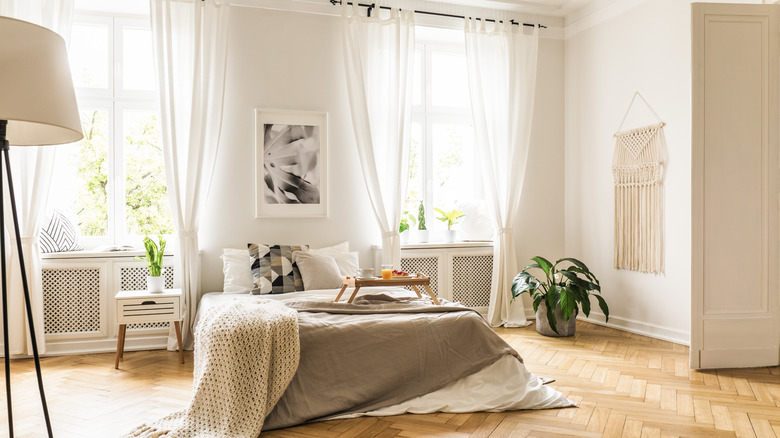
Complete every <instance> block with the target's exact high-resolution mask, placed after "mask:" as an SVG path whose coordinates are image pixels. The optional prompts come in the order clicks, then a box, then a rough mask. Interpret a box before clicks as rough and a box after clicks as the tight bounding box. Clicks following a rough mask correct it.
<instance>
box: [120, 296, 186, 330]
mask: <svg viewBox="0 0 780 438" xmlns="http://www.w3.org/2000/svg"><path fill="white" fill-rule="evenodd" d="M116 315H117V323H118V324H135V323H141V322H165V321H179V320H180V319H181V309H180V297H148V298H147V297H144V298H128V299H120V300H117V301H116Z"/></svg>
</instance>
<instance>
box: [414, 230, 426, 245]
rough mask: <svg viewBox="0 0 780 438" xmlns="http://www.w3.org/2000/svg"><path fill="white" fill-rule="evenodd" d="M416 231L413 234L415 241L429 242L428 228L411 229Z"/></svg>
mask: <svg viewBox="0 0 780 438" xmlns="http://www.w3.org/2000/svg"><path fill="white" fill-rule="evenodd" d="M411 231H414V232H413V233H412V235H411V237H412V241H413V242H414V243H428V230H411Z"/></svg>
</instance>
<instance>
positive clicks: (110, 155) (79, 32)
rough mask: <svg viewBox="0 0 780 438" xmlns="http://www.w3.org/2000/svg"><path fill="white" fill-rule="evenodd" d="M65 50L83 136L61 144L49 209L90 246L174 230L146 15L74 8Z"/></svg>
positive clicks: (128, 240)
mask: <svg viewBox="0 0 780 438" xmlns="http://www.w3.org/2000/svg"><path fill="white" fill-rule="evenodd" d="M147 8H148V3H147ZM68 51H69V56H70V64H71V72H72V74H73V82H74V85H75V87H76V97H77V100H78V105H79V110H80V115H81V124H82V127H83V130H84V139H83V140H82V141H80V142H79V143H74V144H71V145H67V146H63V147H59V148H58V149H57V166H56V167H55V176H54V181H56V183H54V184H52V190H51V192H50V197H49V199H50V201H49V204H50V208H52V209H54V208H56V209H58V210H60V211H63V212H64V213H65V214H66V215H69V216H71V217H72V218H73V219H74V220H75V222H76V225H77V227H78V230H79V232H80V234H81V238H80V242H81V243H82V245H84V246H85V247H87V248H90V247H95V246H98V245H109V244H112V245H113V244H116V245H118V244H124V243H133V244H137V243H138V241H139V239H140V236H143V235H144V234H151V235H154V234H171V233H173V223H172V220H171V213H170V207H169V204H168V196H167V190H166V185H165V172H164V168H163V152H162V144H161V138H160V117H159V110H158V103H157V98H158V92H157V89H156V78H155V74H154V59H153V50H152V36H151V29H150V27H149V18H148V16H146V17H143V16H137V15H135V16H133V15H127V14H120V13H111V14H105V13H97V12H93V11H89V12H85V11H77V14H76V16H75V19H74V23H73V28H72V31H71V38H70V43H69V48H68Z"/></svg>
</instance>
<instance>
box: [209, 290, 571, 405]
mask: <svg viewBox="0 0 780 438" xmlns="http://www.w3.org/2000/svg"><path fill="white" fill-rule="evenodd" d="M388 289H392V290H393V291H396V292H397V291H399V290H400V291H405V292H408V293H409V294H410V295H411V296H414V294H413V293H412V292H410V291H406V289H402V288H388ZM377 290H379V289H376V290H375V291H377ZM337 294H338V289H326V290H312V291H305V292H294V293H289V294H267V295H250V294H223V293H220V292H211V293H207V294H205V295H203V297H202V298H201V301H200V306H199V308H198V313H200V312H202V311H203V310H204V309H205V308H208V307H211V306H214V305H217V304H220V303H224V302H227V301H231V300H258V299H271V300H275V301H284V300H289V299H295V300H301V299H304V300H314V301H333V300H334V299H335V297H336V295H337ZM343 300H344V297H342V301H343ZM196 324H197V318H196ZM568 406H576V403H574V402H573V401H571V400H569V399H568V398H566V397H564V395H563V394H561V393H560V392H558V391H557V390H555V389H554V388H551V387H549V386H546V385H544V384H543V383H542V379H540V378H539V377H537V376H536V375H535V374H534V373H532V372H531V371H529V370H528V368H527V367H526V366H525V365H524V364H523V363H521V362H520V361H518V360H517V359H516V358H515V357H513V356H505V357H503V358H501V359H500V360H498V361H496V362H495V363H494V364H492V365H490V366H488V367H486V368H485V369H483V370H481V371H478V372H476V373H474V374H472V375H470V376H468V377H464V378H462V379H460V380H457V381H455V382H453V383H451V384H449V385H447V386H445V387H444V388H441V389H439V390H437V391H434V392H431V393H428V394H425V395H422V396H419V397H415V398H412V399H410V400H406V401H404V402H401V403H399V404H397V405H393V406H387V407H384V408H381V409H377V410H374V411H371V412H361V413H350V414H345V415H338V416H333V417H329V418H327V419H337V418H354V417H360V416H390V415H400V414H404V413H411V414H429V413H433V412H450V413H464V412H501V411H507V410H520V409H550V408H562V407H568ZM323 420H325V419H323Z"/></svg>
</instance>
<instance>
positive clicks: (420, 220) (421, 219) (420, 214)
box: [417, 201, 428, 230]
mask: <svg viewBox="0 0 780 438" xmlns="http://www.w3.org/2000/svg"><path fill="white" fill-rule="evenodd" d="M417 229H418V230H427V229H428V228H426V227H425V207H423V203H422V201H420V207H419V208H417Z"/></svg>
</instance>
